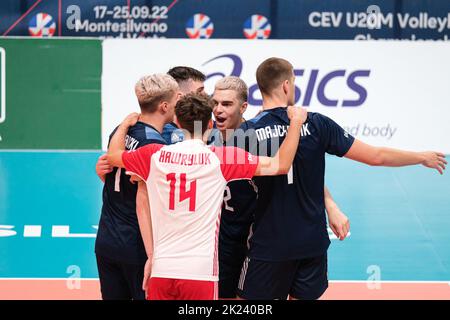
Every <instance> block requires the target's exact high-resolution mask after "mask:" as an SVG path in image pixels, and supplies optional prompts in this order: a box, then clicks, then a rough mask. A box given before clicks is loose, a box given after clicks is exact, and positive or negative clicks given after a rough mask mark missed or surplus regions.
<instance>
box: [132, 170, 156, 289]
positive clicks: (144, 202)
mask: <svg viewBox="0 0 450 320" xmlns="http://www.w3.org/2000/svg"><path fill="white" fill-rule="evenodd" d="M134 177H136V176H134ZM136 213H137V218H138V223H139V230H140V231H141V236H142V241H143V242H144V247H145V252H146V253H147V263H146V264H145V268H144V280H143V282H142V289H143V290H144V291H146V289H147V282H148V279H149V277H150V275H151V269H152V261H153V232H152V218H151V214H150V205H149V200H148V193H147V186H146V184H145V182H144V181H142V180H141V181H139V182H138V190H137V193H136Z"/></svg>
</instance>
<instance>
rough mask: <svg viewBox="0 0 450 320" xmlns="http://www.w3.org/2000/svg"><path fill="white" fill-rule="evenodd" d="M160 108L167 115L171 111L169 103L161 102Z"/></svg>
mask: <svg viewBox="0 0 450 320" xmlns="http://www.w3.org/2000/svg"><path fill="white" fill-rule="evenodd" d="M159 107H160V109H161V111H162V112H163V113H167V112H168V111H169V104H168V103H167V101H161V102H160V103H159Z"/></svg>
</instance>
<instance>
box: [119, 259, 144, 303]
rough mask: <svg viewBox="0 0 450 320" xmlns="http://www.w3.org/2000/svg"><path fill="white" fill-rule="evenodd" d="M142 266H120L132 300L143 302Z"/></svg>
mask: <svg viewBox="0 0 450 320" xmlns="http://www.w3.org/2000/svg"><path fill="white" fill-rule="evenodd" d="M144 266H145V263H143V264H125V263H123V264H122V273H123V276H124V278H125V280H126V282H127V285H128V288H129V291H130V293H131V296H132V299H133V300H145V291H144V290H142V280H143V279H144Z"/></svg>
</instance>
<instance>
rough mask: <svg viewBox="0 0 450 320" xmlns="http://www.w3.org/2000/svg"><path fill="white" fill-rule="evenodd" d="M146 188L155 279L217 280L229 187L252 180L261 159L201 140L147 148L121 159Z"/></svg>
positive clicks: (153, 275) (236, 149)
mask: <svg viewBox="0 0 450 320" xmlns="http://www.w3.org/2000/svg"><path fill="white" fill-rule="evenodd" d="M122 160H123V163H124V166H125V168H126V169H127V171H128V172H129V173H130V174H135V175H138V176H140V177H141V178H142V179H143V180H144V181H146V184H147V190H148V195H149V201H150V208H151V216H152V226H153V228H152V229H153V243H154V254H153V266H152V277H156V278H171V279H191V280H206V281H217V280H218V259H217V256H218V253H217V241H218V233H219V226H220V209H221V204H222V200H223V192H224V190H225V186H226V184H227V182H229V181H231V180H237V179H251V178H252V177H253V175H254V174H255V172H256V169H257V167H258V157H255V156H252V155H251V154H249V153H247V152H245V151H243V150H242V149H238V148H233V147H223V148H221V147H218V148H217V147H214V146H212V147H207V146H206V145H205V144H204V143H203V142H202V141H201V140H197V139H193V140H186V141H183V142H180V143H177V144H174V145H170V146H163V145H148V146H145V147H144V148H140V149H138V150H136V151H134V152H125V153H123V155H122Z"/></svg>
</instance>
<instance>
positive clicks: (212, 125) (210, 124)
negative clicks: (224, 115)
mask: <svg viewBox="0 0 450 320" xmlns="http://www.w3.org/2000/svg"><path fill="white" fill-rule="evenodd" d="M213 127H214V124H213V121H212V119H211V120H209V122H208V129H212V128H213Z"/></svg>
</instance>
